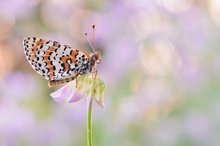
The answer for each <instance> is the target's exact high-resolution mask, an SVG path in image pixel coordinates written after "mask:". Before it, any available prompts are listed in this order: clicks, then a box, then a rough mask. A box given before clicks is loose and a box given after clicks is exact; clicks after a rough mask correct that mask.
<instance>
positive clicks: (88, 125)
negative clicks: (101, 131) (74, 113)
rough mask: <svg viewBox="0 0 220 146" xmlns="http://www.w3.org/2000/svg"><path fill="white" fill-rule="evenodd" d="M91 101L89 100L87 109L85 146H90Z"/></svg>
mask: <svg viewBox="0 0 220 146" xmlns="http://www.w3.org/2000/svg"><path fill="white" fill-rule="evenodd" d="M92 100H93V96H92V97H91V98H90V100H89V109H88V111H87V146H92Z"/></svg>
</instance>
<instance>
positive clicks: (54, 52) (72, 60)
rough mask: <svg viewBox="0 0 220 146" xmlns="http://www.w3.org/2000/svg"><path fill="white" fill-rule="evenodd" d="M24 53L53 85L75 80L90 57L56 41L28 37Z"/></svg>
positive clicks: (24, 42) (24, 43) (25, 41)
mask: <svg viewBox="0 0 220 146" xmlns="http://www.w3.org/2000/svg"><path fill="white" fill-rule="evenodd" d="M23 46H24V52H25V55H26V58H27V60H28V62H29V63H30V64H31V66H32V67H33V69H34V70H36V71H37V72H38V73H39V74H41V75H42V76H44V77H45V78H46V79H47V80H49V81H51V83H52V84H55V83H59V81H62V82H64V81H70V80H73V79H74V77H75V76H76V75H78V71H79V70H80V67H81V66H82V64H86V63H87V62H88V61H89V58H90V55H89V54H87V53H84V52H82V51H79V50H78V49H74V48H72V47H69V46H67V45H62V44H60V43H58V42H56V41H52V40H45V39H40V38H36V37H28V38H25V39H24V41H23Z"/></svg>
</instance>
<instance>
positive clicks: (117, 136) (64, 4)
mask: <svg viewBox="0 0 220 146" xmlns="http://www.w3.org/2000/svg"><path fill="white" fill-rule="evenodd" d="M92 24H96V30H95V31H96V32H95V39H96V46H97V49H98V50H100V51H101V53H102V63H101V64H100V65H99V66H98V71H99V72H98V74H99V76H101V78H102V79H103V80H105V83H106V92H105V109H104V110H103V109H101V108H100V107H98V106H97V105H96V104H94V112H93V144H94V146H219V144H220V77H219V74H220V63H219V61H220V48H219V47H220V44H219V42H220V41H219V40H220V33H219V30H220V1H219V0H111V1H110V0H103V1H99V0H85V1H81V0H45V1H44V0H0V145H1V146H61V145H62V146H74V145H75V146H85V145H86V106H85V99H83V100H81V101H79V102H77V103H72V104H68V103H56V102H55V101H53V99H52V98H51V97H50V95H49V94H50V93H51V92H54V91H55V90H57V89H59V87H54V88H49V87H48V86H47V81H46V80H45V79H44V78H43V77H42V76H40V75H39V74H37V73H36V72H35V71H34V70H33V69H32V68H31V66H30V65H29V63H28V61H27V60H26V58H25V55H24V53H23V47H22V41H23V38H25V37H29V36H36V37H40V38H46V39H52V40H56V41H59V42H61V43H63V44H67V45H70V46H72V47H74V48H80V49H82V50H84V51H86V52H91V49H90V47H89V45H88V42H87V41H86V39H85V37H84V35H83V34H84V32H88V33H89V37H90V39H91V40H92V35H91V34H92V29H91V25H92Z"/></svg>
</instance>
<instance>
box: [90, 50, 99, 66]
mask: <svg viewBox="0 0 220 146" xmlns="http://www.w3.org/2000/svg"><path fill="white" fill-rule="evenodd" d="M91 58H92V60H93V61H95V62H96V63H97V64H99V63H101V53H100V52H99V51H96V52H94V53H93V54H92V55H91Z"/></svg>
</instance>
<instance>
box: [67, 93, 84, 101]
mask: <svg viewBox="0 0 220 146" xmlns="http://www.w3.org/2000/svg"><path fill="white" fill-rule="evenodd" d="M82 97H83V96H82V94H81V93H80V92H78V91H76V92H75V93H74V95H73V97H72V98H70V99H69V102H70V103H71V102H76V101H78V100H80V99H81V98H82Z"/></svg>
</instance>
